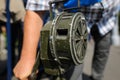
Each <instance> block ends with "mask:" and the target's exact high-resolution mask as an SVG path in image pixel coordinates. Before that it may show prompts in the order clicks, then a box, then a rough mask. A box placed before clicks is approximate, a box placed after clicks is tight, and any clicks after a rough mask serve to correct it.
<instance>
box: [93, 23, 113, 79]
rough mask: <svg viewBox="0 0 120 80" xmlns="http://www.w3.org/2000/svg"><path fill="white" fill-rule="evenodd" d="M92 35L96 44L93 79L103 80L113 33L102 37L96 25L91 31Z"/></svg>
mask: <svg viewBox="0 0 120 80" xmlns="http://www.w3.org/2000/svg"><path fill="white" fill-rule="evenodd" d="M91 35H92V36H93V39H94V42H95V46H94V55H93V60H92V77H93V79H94V80H102V78H103V72H104V69H105V66H106V63H107V60H108V56H109V51H110V44H111V31H110V32H109V33H107V34H106V35H104V36H101V35H100V33H99V31H98V27H97V26H96V25H94V26H93V27H92V29H91Z"/></svg>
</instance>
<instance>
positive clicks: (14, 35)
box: [0, 0, 27, 80]
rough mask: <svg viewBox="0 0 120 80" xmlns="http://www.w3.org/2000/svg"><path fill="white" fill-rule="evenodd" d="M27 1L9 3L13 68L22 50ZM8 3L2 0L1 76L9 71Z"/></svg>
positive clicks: (0, 9)
mask: <svg viewBox="0 0 120 80" xmlns="http://www.w3.org/2000/svg"><path fill="white" fill-rule="evenodd" d="M26 1H27V0H10V3H9V11H10V32H11V39H10V42H11V59H12V60H11V61H12V62H11V63H12V64H11V67H12V69H13V67H14V66H15V65H16V62H17V61H18V59H19V56H20V52H21V47H22V38H23V22H24V15H25V5H26ZM6 4H7V0H0V78H1V76H2V77H3V75H5V74H6V73H7V61H6V60H7V51H8V50H7V49H8V46H7V39H8V37H7V27H6V24H7V9H6ZM6 78H7V77H6ZM2 80H3V79H2ZM5 80H6V79H5Z"/></svg>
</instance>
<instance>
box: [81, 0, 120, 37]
mask: <svg viewBox="0 0 120 80" xmlns="http://www.w3.org/2000/svg"><path fill="white" fill-rule="evenodd" d="M118 3H119V0H116V1H114V0H102V2H100V3H96V4H94V5H91V6H89V7H82V8H81V9H80V11H81V12H82V13H84V15H85V17H86V20H87V24H88V28H91V27H92V25H93V24H97V25H98V29H99V32H100V34H101V35H105V34H106V33H108V32H109V31H110V30H112V29H113V27H114V26H115V25H116V23H115V22H116V19H115V14H116V12H117V11H116V6H117V5H118ZM89 30H90V29H89Z"/></svg>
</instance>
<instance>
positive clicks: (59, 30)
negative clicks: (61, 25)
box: [57, 29, 68, 36]
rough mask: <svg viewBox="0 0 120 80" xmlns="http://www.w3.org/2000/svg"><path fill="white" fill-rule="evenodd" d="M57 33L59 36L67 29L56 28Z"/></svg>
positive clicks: (65, 33)
mask: <svg viewBox="0 0 120 80" xmlns="http://www.w3.org/2000/svg"><path fill="white" fill-rule="evenodd" d="M57 34H58V35H59V36H66V35H67V34H68V29H57Z"/></svg>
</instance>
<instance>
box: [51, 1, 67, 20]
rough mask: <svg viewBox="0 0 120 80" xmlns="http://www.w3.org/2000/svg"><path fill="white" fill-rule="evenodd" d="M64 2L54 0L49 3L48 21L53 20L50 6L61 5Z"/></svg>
mask: <svg viewBox="0 0 120 80" xmlns="http://www.w3.org/2000/svg"><path fill="white" fill-rule="evenodd" d="M65 1H66V0H54V1H50V2H49V8H50V9H49V12H50V20H53V13H52V9H53V8H52V4H58V5H60V4H63V3H64V2H65Z"/></svg>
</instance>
